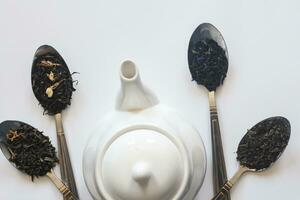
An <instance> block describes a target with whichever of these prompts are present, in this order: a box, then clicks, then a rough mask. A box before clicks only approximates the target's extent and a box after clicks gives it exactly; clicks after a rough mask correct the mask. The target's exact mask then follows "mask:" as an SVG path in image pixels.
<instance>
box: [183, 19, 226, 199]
mask: <svg viewBox="0 0 300 200" xmlns="http://www.w3.org/2000/svg"><path fill="white" fill-rule="evenodd" d="M211 40H212V41H214V43H215V44H216V45H218V46H219V47H218V48H219V51H221V55H222V56H223V57H221V60H222V59H223V61H224V60H225V62H218V60H217V61H216V62H215V61H213V62H215V63H214V64H211V63H208V61H206V60H205V59H206V57H203V56H199V55H200V54H199V52H200V51H201V52H205V53H206V54H209V53H210V50H211V49H209V48H207V46H208V45H207V43H205V44H204V46H203V48H201V46H200V45H199V44H200V43H201V41H209V42H210V41H211ZM205 45H206V46H205ZM205 48H207V49H205ZM222 53H223V54H222ZM219 60H220V59H219ZM188 62H189V69H190V72H191V75H192V78H193V80H195V81H196V82H197V84H199V85H203V86H205V87H206V88H207V89H208V91H209V93H208V96H209V107H210V121H211V138H212V160H213V186H214V193H215V194H216V192H217V191H219V190H220V188H221V187H222V186H223V184H224V183H225V182H226V181H227V172H226V165H225V160H224V154H223V147H222V138H221V132H220V125H219V119H218V112H217V106H216V98H215V92H216V89H217V87H218V86H220V85H221V84H222V83H223V80H224V79H225V77H226V73H227V69H228V52H227V47H226V44H225V40H224V39H223V37H222V35H221V33H220V32H219V31H218V30H217V29H216V28H215V27H214V26H213V25H212V24H209V23H203V24H200V25H199V26H198V27H197V29H196V30H195V31H194V32H193V34H192V36H191V39H190V43H189V48H188ZM209 62H210V61H209ZM206 63H208V64H207V65H206ZM199 67H200V68H199ZM199 69H202V70H199ZM218 70H221V71H222V73H219V74H218V73H216V72H218ZM206 71H207V73H206ZM227 195H228V196H227V198H226V199H227V200H230V195H229V193H228V194H227Z"/></svg>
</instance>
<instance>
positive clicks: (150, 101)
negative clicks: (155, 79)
mask: <svg viewBox="0 0 300 200" xmlns="http://www.w3.org/2000/svg"><path fill="white" fill-rule="evenodd" d="M120 79H121V90H120V92H119V95H118V98H117V102H116V108H117V109H118V110H122V111H138V110H143V109H146V108H149V107H152V106H154V105H156V104H158V100H157V98H156V96H155V95H154V94H153V93H152V92H151V91H150V90H149V89H148V88H147V87H145V86H144V85H143V84H142V81H141V78H140V75H139V72H138V68H137V67H136V65H135V64H134V62H132V61H130V60H126V61H124V62H123V63H122V65H121V72H120Z"/></svg>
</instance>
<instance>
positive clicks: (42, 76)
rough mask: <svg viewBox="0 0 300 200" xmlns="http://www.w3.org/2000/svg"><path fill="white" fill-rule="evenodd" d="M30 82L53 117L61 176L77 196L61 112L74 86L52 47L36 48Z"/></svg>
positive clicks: (69, 100) (62, 60)
mask: <svg viewBox="0 0 300 200" xmlns="http://www.w3.org/2000/svg"><path fill="white" fill-rule="evenodd" d="M31 83H32V90H33V93H34V95H35V97H36V98H37V99H38V101H39V102H40V104H41V105H42V106H43V108H44V112H45V113H46V114H49V115H52V116H54V118H55V124H56V133H57V142H58V155H59V160H60V172H61V178H62V180H63V181H64V182H65V183H66V184H67V185H68V186H69V188H70V189H71V191H72V192H73V193H74V195H76V196H77V197H78V191H77V187H76V182H75V177H74V173H73V168H72V164H71V159H70V155H69V150H68V145H67V141H66V137H65V133H64V129H63V124H62V114H61V112H62V111H63V110H64V109H65V108H66V107H67V106H68V105H70V104H71V97H72V93H73V91H74V90H75V89H74V88H73V80H72V75H71V73H70V71H69V69H68V66H67V64H66V62H65V61H64V59H63V58H62V56H61V55H60V54H59V53H58V52H57V51H56V50H55V49H54V48H53V47H52V46H49V45H43V46H41V47H39V48H38V49H37V51H36V53H35V55H34V59H33V63H32V69H31Z"/></svg>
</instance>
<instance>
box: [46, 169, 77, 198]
mask: <svg viewBox="0 0 300 200" xmlns="http://www.w3.org/2000/svg"><path fill="white" fill-rule="evenodd" d="M47 176H48V177H49V178H50V180H51V181H52V182H53V183H54V185H55V186H56V187H57V189H58V190H59V191H60V192H61V193H62V194H63V196H64V199H66V200H79V199H78V198H77V197H76V196H75V195H74V194H73V193H72V192H71V191H70V189H69V188H68V187H67V186H66V185H65V184H64V183H63V182H62V181H61V180H60V179H59V178H57V176H56V175H55V174H54V172H53V171H51V172H48V173H47Z"/></svg>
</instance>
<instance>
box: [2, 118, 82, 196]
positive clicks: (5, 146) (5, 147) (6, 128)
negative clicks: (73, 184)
mask: <svg viewBox="0 0 300 200" xmlns="http://www.w3.org/2000/svg"><path fill="white" fill-rule="evenodd" d="M21 126H27V127H30V128H32V130H37V129H35V128H33V127H32V126H30V125H28V124H26V123H24V122H20V121H13V120H9V121H4V122H2V123H1V124H0V148H1V150H2V152H3V154H4V156H5V157H6V158H7V160H8V161H9V162H10V163H11V164H12V165H13V166H14V167H16V168H17V169H18V170H20V171H22V172H23V173H26V174H27V172H26V170H23V169H19V167H18V166H17V164H15V163H14V162H13V161H12V159H13V156H14V152H13V151H12V150H10V149H9V143H8V140H9V136H8V133H10V131H12V130H18V129H20V128H21ZM26 134H28V132H25V131H24V132H22V133H18V132H16V135H17V136H16V137H24V136H25V135H26ZM35 134H36V133H35ZM21 135H22V136H21ZM11 137H15V136H11ZM32 143H33V142H32ZM44 144H45V143H44V142H43V145H44ZM19 145H21V146H20V148H25V147H24V144H23V145H22V143H19ZM18 148H19V147H18ZM26 151H28V149H27V150H26ZM18 153H19V152H18ZM18 153H17V154H18ZM17 154H15V155H17ZM43 154H45V155H47V156H48V154H49V152H43ZM37 155H40V154H36V155H31V156H34V158H33V159H36V156H37ZM28 156H29V155H26V158H28ZM37 159H39V160H40V159H41V160H44V159H45V158H44V157H43V158H42V157H38V158H37ZM48 159H51V158H48ZM23 161H25V160H19V161H18V162H19V163H22V162H23ZM44 162H45V160H44ZM53 162H55V161H54V160H53ZM39 167H40V166H39ZM32 170H33V169H32ZM28 175H31V176H33V175H32V174H28ZM44 175H46V176H47V177H48V178H49V179H50V180H51V181H52V182H53V183H54V185H55V186H56V187H57V189H58V190H59V191H60V192H61V193H62V194H63V196H64V198H65V199H67V200H78V198H77V197H76V196H74V194H73V193H72V192H71V191H70V189H69V188H68V187H67V186H66V185H65V184H64V183H63V182H62V181H61V180H60V179H59V178H58V177H57V176H56V175H55V174H54V172H53V170H52V168H51V169H49V171H47V172H45V174H39V175H38V176H44ZM34 176H36V175H34Z"/></svg>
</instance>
